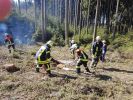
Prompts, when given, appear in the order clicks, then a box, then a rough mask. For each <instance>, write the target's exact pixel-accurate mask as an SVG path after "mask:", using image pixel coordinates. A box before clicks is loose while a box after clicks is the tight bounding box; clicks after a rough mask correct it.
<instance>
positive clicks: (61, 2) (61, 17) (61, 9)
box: [60, 0, 62, 24]
mask: <svg viewBox="0 0 133 100" xmlns="http://www.w3.org/2000/svg"><path fill="white" fill-rule="evenodd" d="M61 23H62V0H60V24H61Z"/></svg>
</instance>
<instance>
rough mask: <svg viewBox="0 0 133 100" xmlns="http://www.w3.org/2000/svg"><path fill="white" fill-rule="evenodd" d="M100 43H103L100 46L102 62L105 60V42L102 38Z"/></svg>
mask: <svg viewBox="0 0 133 100" xmlns="http://www.w3.org/2000/svg"><path fill="white" fill-rule="evenodd" d="M102 43H103V47H102V62H104V61H105V55H106V52H107V44H106V41H105V40H103V41H102Z"/></svg>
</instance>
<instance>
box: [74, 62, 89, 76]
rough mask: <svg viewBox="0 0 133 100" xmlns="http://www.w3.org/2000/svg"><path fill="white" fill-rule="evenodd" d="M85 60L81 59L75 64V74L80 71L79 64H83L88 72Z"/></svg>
mask: <svg viewBox="0 0 133 100" xmlns="http://www.w3.org/2000/svg"><path fill="white" fill-rule="evenodd" d="M87 62H88V61H82V60H80V61H78V62H77V66H76V73H77V74H80V72H81V70H80V66H81V65H83V66H84V67H85V70H86V72H90V70H89V68H88V67H87Z"/></svg>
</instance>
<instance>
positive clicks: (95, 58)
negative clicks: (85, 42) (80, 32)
mask: <svg viewBox="0 0 133 100" xmlns="http://www.w3.org/2000/svg"><path fill="white" fill-rule="evenodd" d="M102 47H103V43H102V41H101V37H100V36H97V37H96V41H95V42H94V43H93V45H92V62H91V64H90V67H96V66H97V64H98V62H99V59H100V60H102Z"/></svg>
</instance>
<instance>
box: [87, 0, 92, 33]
mask: <svg viewBox="0 0 133 100" xmlns="http://www.w3.org/2000/svg"><path fill="white" fill-rule="evenodd" d="M90 3H91V0H89V2H88V14H87V27H86V32H87V33H88V29H89V16H90Z"/></svg>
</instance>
